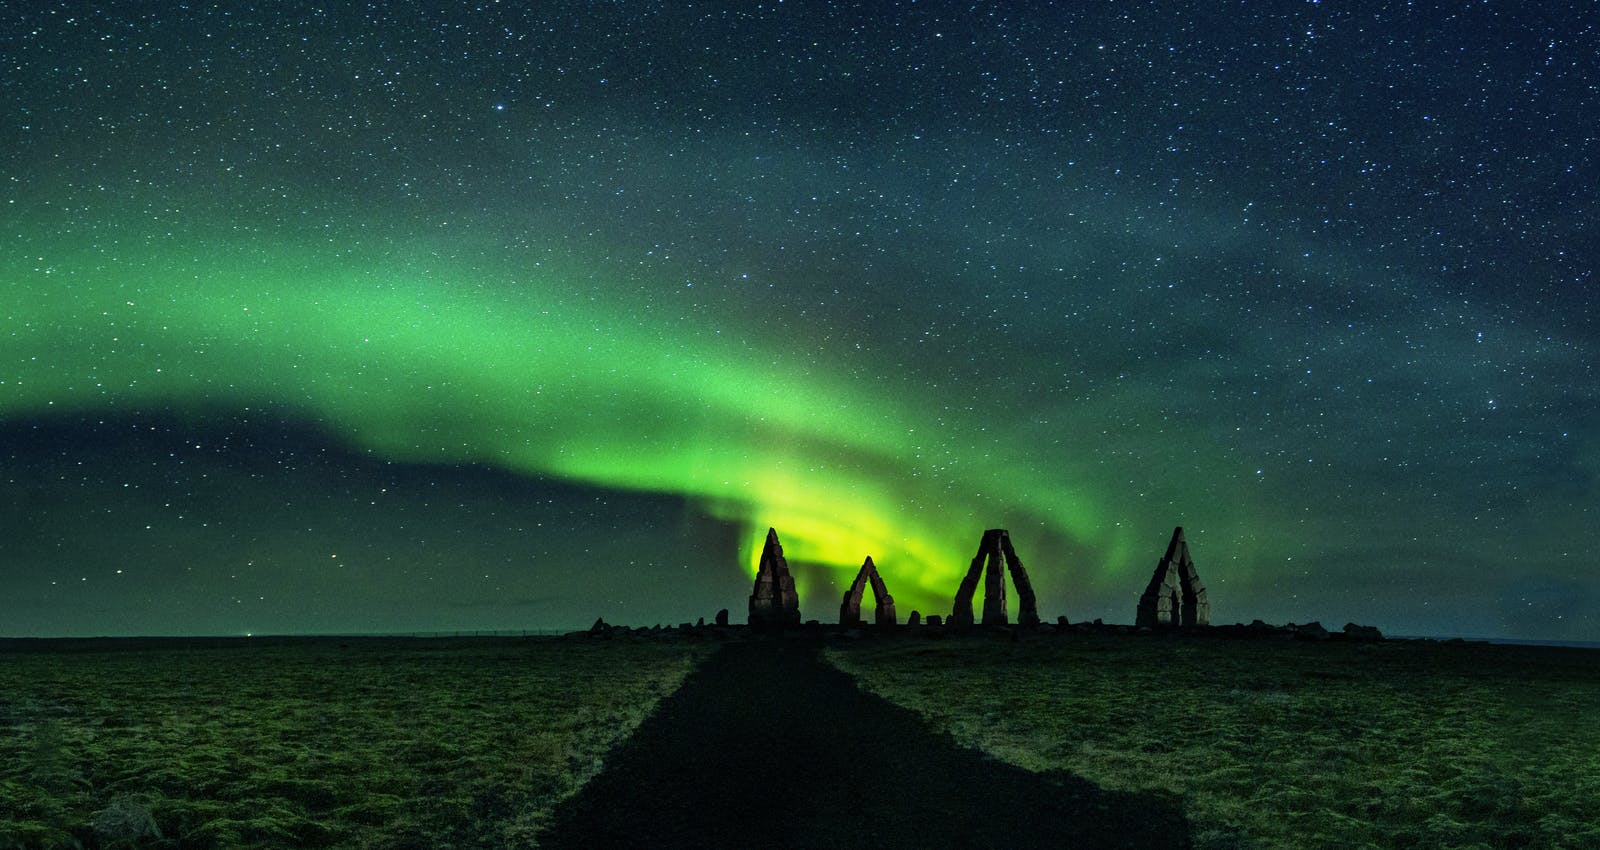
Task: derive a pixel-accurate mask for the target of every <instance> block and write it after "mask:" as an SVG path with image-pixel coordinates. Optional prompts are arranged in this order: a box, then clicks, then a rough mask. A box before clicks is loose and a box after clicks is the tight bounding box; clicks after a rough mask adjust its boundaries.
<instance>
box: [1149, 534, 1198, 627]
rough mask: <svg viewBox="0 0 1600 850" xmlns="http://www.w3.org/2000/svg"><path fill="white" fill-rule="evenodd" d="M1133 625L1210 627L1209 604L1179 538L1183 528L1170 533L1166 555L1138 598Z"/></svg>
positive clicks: (1183, 540) (1181, 535) (1187, 551)
mask: <svg viewBox="0 0 1600 850" xmlns="http://www.w3.org/2000/svg"><path fill="white" fill-rule="evenodd" d="M1135 622H1136V624H1137V625H1141V626H1150V627H1151V628H1157V627H1161V626H1207V625H1210V624H1211V603H1210V601H1209V600H1207V599H1206V586H1205V585H1204V584H1202V583H1201V582H1200V574H1199V573H1197V572H1195V569H1194V559H1193V558H1191V557H1189V541H1187V540H1185V539H1184V537H1183V526H1181V525H1180V526H1178V527H1177V528H1175V529H1173V530H1172V542H1170V543H1168V544H1167V554H1166V555H1165V556H1164V557H1162V559H1161V562H1160V563H1159V564H1156V573H1155V575H1154V576H1151V578H1150V584H1149V586H1147V587H1146V588H1145V590H1144V595H1143V596H1141V597H1139V612H1138V619H1137V620H1136V621H1135Z"/></svg>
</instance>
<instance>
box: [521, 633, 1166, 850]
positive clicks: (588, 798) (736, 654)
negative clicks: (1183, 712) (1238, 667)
mask: <svg viewBox="0 0 1600 850" xmlns="http://www.w3.org/2000/svg"><path fill="white" fill-rule="evenodd" d="M818 648H819V647H818V644H817V643H816V642H813V641H807V640H804V639H771V640H753V641H749V642H737V643H730V644H728V645H725V646H723V647H722V649H721V650H720V651H719V652H718V653H717V654H715V655H713V656H712V657H711V658H710V659H708V660H707V661H706V662H705V663H704V664H703V665H702V666H701V667H700V669H699V670H697V671H696V672H694V673H692V674H691V675H690V676H689V678H688V679H687V680H686V681H685V683H684V685H683V687H682V688H681V689H680V690H679V691H678V692H677V693H676V694H674V695H672V696H670V697H668V698H666V699H665V700H663V701H662V702H661V704H660V705H659V707H658V709H657V711H656V713H655V714H654V715H652V716H651V717H650V718H648V719H647V720H646V721H645V722H644V723H643V724H641V725H640V727H639V728H638V730H637V731H636V732H635V733H634V735H633V736H632V737H631V738H630V739H629V740H628V741H627V742H626V743H624V744H623V745H622V746H621V747H620V748H619V749H618V750H617V751H615V752H614V753H613V754H612V756H611V757H610V758H609V759H608V760H607V764H606V768H605V770H604V771H602V772H601V773H600V774H599V775H598V776H596V777H595V778H594V779H593V780H591V781H590V782H589V783H588V784H587V785H586V786H584V788H583V790H581V791H580V792H578V794H577V795H576V796H574V797H572V798H570V799H569V800H568V801H567V802H566V803H565V804H564V805H563V806H562V807H560V808H558V809H557V811H556V813H555V816H554V818H553V823H552V825H551V827H550V828H549V830H547V831H546V832H544V833H543V834H542V835H541V836H540V844H541V846H544V847H553V848H580V847H656V848H676V847H684V848H689V847H694V848H700V847H775V848H849V847H862V848H896V847H905V848H919V850H933V848H945V847H949V848H982V847H995V848H1001V847H1004V848H1027V847H1082V848H1099V847H1106V848H1110V847H1128V848H1139V847H1150V848H1156V847H1187V846H1189V838H1188V825H1187V824H1186V823H1185V822H1184V819H1183V817H1182V815H1181V813H1180V809H1179V806H1178V804H1177V801H1176V800H1174V799H1172V798H1170V797H1160V796H1156V795H1153V794H1138V793H1125V792H1110V791H1105V790H1102V789H1100V788H1097V787H1095V786H1094V785H1093V784H1091V783H1089V782H1087V781H1084V780H1082V779H1078V778H1076V777H1073V776H1071V775H1069V774H1066V773H1063V772H1059V771H1058V772H1046V773H1031V772H1028V771H1026V770H1022V769H1020V768H1017V767H1013V766H1010V765H1007V764H1004V763H1001V762H998V761H995V760H993V759H991V758H988V757H986V756H984V755H982V754H980V753H978V752H976V751H974V750H970V749H965V748H962V747H959V746H957V745H956V744H955V742H954V741H953V740H952V739H951V738H950V737H949V736H948V735H947V734H944V733H942V732H937V731H935V730H934V729H932V728H930V727H929V726H928V725H927V723H926V722H925V721H923V720H922V719H921V718H920V717H918V716H917V715H916V714H915V713H913V712H911V711H909V710H906V709H904V708H900V707H898V706H895V705H892V704H890V703H888V702H886V701H884V700H883V699H881V698H878V697H875V696H872V695H870V694H866V693H863V692H862V691H861V690H860V689H858V688H857V687H856V685H855V683H854V682H853V681H852V680H851V679H850V677H848V676H846V675H845V674H843V673H840V672H839V671H838V670H836V669H834V668H833V667H830V666H828V665H826V664H825V663H823V662H822V661H821V660H820V659H819V658H818Z"/></svg>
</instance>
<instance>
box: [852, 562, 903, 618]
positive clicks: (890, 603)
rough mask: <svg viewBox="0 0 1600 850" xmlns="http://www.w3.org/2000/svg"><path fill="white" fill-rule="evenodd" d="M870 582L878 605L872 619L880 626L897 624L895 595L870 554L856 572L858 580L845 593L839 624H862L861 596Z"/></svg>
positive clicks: (875, 602)
mask: <svg viewBox="0 0 1600 850" xmlns="http://www.w3.org/2000/svg"><path fill="white" fill-rule="evenodd" d="M869 582H870V583H871V584H872V603H873V605H875V606H877V610H876V612H875V613H874V614H873V617H872V621H873V622H874V623H876V624H878V625H880V626H892V625H894V624H895V621H896V618H895V613H894V597H893V596H890V595H889V588H888V587H886V586H885V585H884V583H883V578H882V577H881V576H879V575H878V565H877V564H874V563H872V557H871V556H870V555H869V556H867V560H866V561H864V562H863V563H862V564H861V571H860V572H858V573H856V580H855V581H853V582H851V583H850V589H849V590H847V591H845V593H844V602H842V603H840V605H839V625H841V626H859V625H861V597H862V595H863V594H864V593H866V590H867V584H868V583H869Z"/></svg>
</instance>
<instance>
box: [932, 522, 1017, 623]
mask: <svg viewBox="0 0 1600 850" xmlns="http://www.w3.org/2000/svg"><path fill="white" fill-rule="evenodd" d="M1007 570H1009V571H1010V572H1011V582H1012V584H1015V585H1016V587H1017V623H1018V625H1023V626H1036V625H1038V624H1039V606H1038V602H1037V600H1036V599H1035V598H1034V595H1033V582H1031V581H1029V580H1028V571H1027V570H1026V569H1024V568H1023V566H1022V559H1021V558H1018V557H1017V551H1016V550H1015V549H1013V548H1011V532H1009V531H1006V530H1005V529H1003V528H991V529H989V530H988V531H985V532H984V533H983V540H981V541H979V543H978V554H977V556H976V557H974V558H973V559H972V565H971V566H970V567H968V568H967V575H966V578H964V579H962V580H961V586H960V587H959V588H958V589H957V590H956V601H955V611H954V612H952V613H951V615H950V622H951V623H953V624H954V625H957V626H970V625H972V622H973V618H972V597H973V596H974V595H975V594H976V593H977V592H978V577H979V576H980V575H982V577H983V622H984V624H986V625H996V624H999V625H1004V624H1005V623H1006V622H1008V619H1009V618H1008V616H1007V614H1006V576H1005V574H1006V571H1007Z"/></svg>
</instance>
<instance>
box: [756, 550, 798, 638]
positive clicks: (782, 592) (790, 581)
mask: <svg viewBox="0 0 1600 850" xmlns="http://www.w3.org/2000/svg"><path fill="white" fill-rule="evenodd" d="M799 624H800V595H799V594H798V593H795V590H794V576H792V575H790V574H789V562H788V561H786V560H784V559H783V546H782V545H781V544H779V543H778V532H777V530H776V529H772V528H769V529H767V542H766V545H764V546H763V547H762V548H761V563H760V564H759V565H758V566H757V567H756V586H755V590H754V591H752V592H751V594H750V625H752V626H797V625H799Z"/></svg>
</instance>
